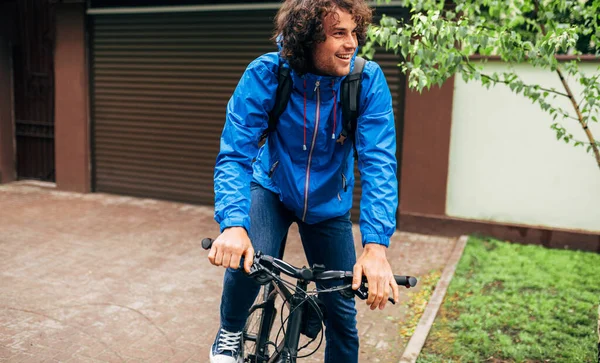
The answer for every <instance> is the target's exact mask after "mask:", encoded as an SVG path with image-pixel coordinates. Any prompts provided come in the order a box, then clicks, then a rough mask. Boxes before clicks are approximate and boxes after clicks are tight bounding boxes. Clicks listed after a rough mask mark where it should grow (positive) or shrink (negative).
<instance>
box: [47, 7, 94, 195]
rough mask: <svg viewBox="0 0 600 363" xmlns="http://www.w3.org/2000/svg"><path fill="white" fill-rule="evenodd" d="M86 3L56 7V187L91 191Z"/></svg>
mask: <svg viewBox="0 0 600 363" xmlns="http://www.w3.org/2000/svg"><path fill="white" fill-rule="evenodd" d="M86 61H87V60H86V38H85V6H84V4H64V3H59V4H57V5H56V47H55V58H54V71H55V119H54V125H55V126H54V127H55V145H56V146H55V148H56V186H57V188H58V189H61V190H69V191H76V192H89V191H90V190H91V182H90V180H91V175H90V134H89V132H90V126H89V117H88V99H89V96H88V72H87V63H86Z"/></svg>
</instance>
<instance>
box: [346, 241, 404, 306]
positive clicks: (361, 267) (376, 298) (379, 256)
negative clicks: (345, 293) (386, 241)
mask: <svg viewBox="0 0 600 363" xmlns="http://www.w3.org/2000/svg"><path fill="white" fill-rule="evenodd" d="M386 250H387V247H386V246H383V245H379V244H375V243H368V244H367V245H365V249H364V250H363V253H362V255H361V256H360V257H359V258H358V261H356V265H354V272H353V273H354V279H353V280H352V288H353V289H354V290H356V289H358V288H359V286H360V281H361V279H362V276H363V275H365V276H366V277H367V283H368V284H369V297H368V298H367V305H370V306H371V310H375V309H376V308H377V307H378V306H379V309H383V308H384V307H385V304H386V303H387V300H388V297H389V295H390V287H391V288H392V292H393V294H394V301H398V284H396V280H395V279H394V274H393V273H392V268H391V267H390V264H389V262H388V260H387V256H386Z"/></svg>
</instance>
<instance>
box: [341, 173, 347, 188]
mask: <svg viewBox="0 0 600 363" xmlns="http://www.w3.org/2000/svg"><path fill="white" fill-rule="evenodd" d="M342 190H343V191H344V192H346V191H348V180H346V175H344V173H342Z"/></svg>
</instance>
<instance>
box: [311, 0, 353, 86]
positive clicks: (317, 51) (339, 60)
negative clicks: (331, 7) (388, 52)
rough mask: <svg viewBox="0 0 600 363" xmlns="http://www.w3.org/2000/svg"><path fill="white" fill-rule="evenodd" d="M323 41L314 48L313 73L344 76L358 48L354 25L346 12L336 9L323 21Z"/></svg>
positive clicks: (348, 71) (350, 16) (348, 70)
mask: <svg viewBox="0 0 600 363" xmlns="http://www.w3.org/2000/svg"><path fill="white" fill-rule="evenodd" d="M323 28H324V29H323V31H324V33H325V40H324V41H323V42H319V43H317V44H316V45H315V46H314V49H313V53H312V60H313V68H314V72H315V73H316V74H319V75H327V76H338V77H341V76H345V75H347V74H348V73H350V60H351V59H352V55H354V51H355V50H356V47H357V46H358V40H357V38H356V23H355V22H354V20H353V19H352V15H350V14H349V13H348V12H346V11H343V10H339V9H337V10H336V11H334V12H331V13H329V14H328V15H327V16H326V17H325V19H323Z"/></svg>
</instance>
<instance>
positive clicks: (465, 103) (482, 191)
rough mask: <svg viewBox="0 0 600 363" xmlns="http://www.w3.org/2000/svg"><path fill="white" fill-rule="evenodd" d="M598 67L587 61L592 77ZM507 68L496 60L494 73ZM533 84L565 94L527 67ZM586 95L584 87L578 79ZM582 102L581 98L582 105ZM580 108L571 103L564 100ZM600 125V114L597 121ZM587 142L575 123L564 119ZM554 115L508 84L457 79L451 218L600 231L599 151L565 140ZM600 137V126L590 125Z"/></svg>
mask: <svg viewBox="0 0 600 363" xmlns="http://www.w3.org/2000/svg"><path fill="white" fill-rule="evenodd" d="M599 65H600V64H599V63H598V62H596V63H592V62H588V63H582V66H581V67H582V69H583V70H584V71H585V72H586V73H588V74H592V73H595V72H600V70H598V69H597V68H598V66H599ZM505 69H506V66H505V65H504V64H502V63H500V62H490V63H488V64H487V65H486V66H485V72H486V73H492V72H502V71H503V70H505ZM516 71H517V72H518V74H519V75H520V76H521V77H522V79H523V80H524V82H526V83H527V84H541V85H543V86H545V87H547V88H551V87H554V88H556V89H557V90H562V85H561V83H560V80H559V78H558V77H557V75H556V74H555V73H551V72H547V71H544V70H541V69H535V68H532V67H529V66H527V65H519V66H517V67H516ZM569 83H570V85H571V87H572V89H573V91H574V92H575V93H576V94H577V95H579V94H580V92H581V91H582V86H581V85H580V84H578V83H577V82H575V81H573V80H570V82H569ZM579 99H580V97H577V100H579ZM557 102H559V103H558V104H559V105H560V106H561V107H562V108H563V109H565V110H572V106H570V103H569V102H568V100H567V99H566V98H564V99H562V98H561V97H559V98H558V99H557ZM597 116H598V118H599V119H600V115H597ZM562 122H563V124H564V125H565V127H567V128H568V130H570V131H571V132H572V133H573V135H574V136H575V138H576V139H580V140H585V136H584V134H583V131H582V129H581V127H580V126H579V125H578V124H577V122H576V121H574V120H566V121H562ZM552 123H553V121H552V117H551V116H550V115H549V114H547V113H545V112H544V111H542V110H541V109H540V108H539V106H538V105H534V104H532V103H531V101H529V100H528V99H526V98H524V97H523V96H519V95H516V94H514V93H512V92H511V91H510V89H508V87H505V86H497V87H495V88H490V89H489V90H487V89H485V88H483V87H482V86H481V85H480V84H478V83H476V82H471V83H468V84H467V83H465V82H464V81H463V80H462V78H461V77H457V78H456V81H455V93H454V102H453V113H452V132H451V143H450V166H449V177H448V196H447V207H446V212H447V214H448V215H449V216H451V217H458V218H466V219H475V220H481V221H491V222H498V223H511V224H519V225H528V226H539V227H548V228H558V229H566V230H578V231H585V232H588V233H599V232H600V208H599V206H600V169H599V168H598V166H597V165H596V162H595V159H594V158H593V155H592V154H591V153H589V154H588V153H586V152H585V150H584V148H582V147H578V148H575V147H573V144H569V145H567V144H565V143H564V142H563V141H557V140H556V137H555V135H556V134H555V132H554V131H553V130H551V129H550V125H551V124H552ZM590 129H591V130H592V132H593V133H594V134H595V137H596V139H597V140H599V139H600V124H598V123H594V122H590Z"/></svg>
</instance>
